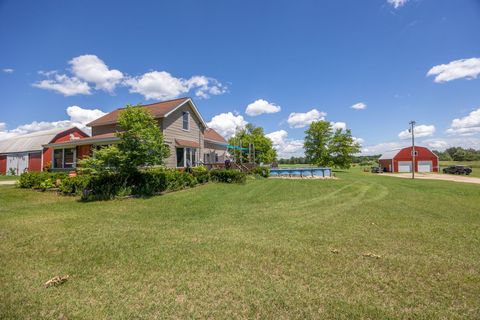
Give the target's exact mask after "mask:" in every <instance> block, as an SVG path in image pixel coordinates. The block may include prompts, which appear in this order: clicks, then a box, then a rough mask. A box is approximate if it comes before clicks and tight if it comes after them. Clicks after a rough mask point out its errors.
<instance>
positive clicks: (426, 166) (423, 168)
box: [418, 161, 433, 172]
mask: <svg viewBox="0 0 480 320" xmlns="http://www.w3.org/2000/svg"><path fill="white" fill-rule="evenodd" d="M432 167H433V165H432V161H418V172H432V171H433V170H432Z"/></svg>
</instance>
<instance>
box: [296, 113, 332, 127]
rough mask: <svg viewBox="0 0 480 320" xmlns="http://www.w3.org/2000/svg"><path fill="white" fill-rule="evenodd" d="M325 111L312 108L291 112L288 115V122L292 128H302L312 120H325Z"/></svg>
mask: <svg viewBox="0 0 480 320" xmlns="http://www.w3.org/2000/svg"><path fill="white" fill-rule="evenodd" d="M326 115H327V114H326V113H325V112H320V111H318V110H317V109H312V110H310V111H308V112H305V113H302V112H292V113H290V115H289V116H288V120H287V122H288V124H289V125H290V127H292V128H304V127H306V126H308V125H310V124H311V123H312V122H314V121H319V120H325V116H326Z"/></svg>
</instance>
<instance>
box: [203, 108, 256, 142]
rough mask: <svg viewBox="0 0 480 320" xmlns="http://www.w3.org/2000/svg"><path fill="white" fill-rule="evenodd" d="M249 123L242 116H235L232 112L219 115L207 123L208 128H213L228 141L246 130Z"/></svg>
mask: <svg viewBox="0 0 480 320" xmlns="http://www.w3.org/2000/svg"><path fill="white" fill-rule="evenodd" d="M246 125H247V121H245V119H243V117H242V116H241V115H234V114H233V113H231V112H227V113H221V114H217V115H216V116H214V117H213V118H212V120H210V122H208V123H207V126H209V127H210V128H213V129H214V130H215V131H217V132H218V133H220V134H221V135H222V136H223V137H225V138H226V139H228V138H230V137H231V136H233V135H235V132H236V131H237V130H241V129H244V128H245V126H246Z"/></svg>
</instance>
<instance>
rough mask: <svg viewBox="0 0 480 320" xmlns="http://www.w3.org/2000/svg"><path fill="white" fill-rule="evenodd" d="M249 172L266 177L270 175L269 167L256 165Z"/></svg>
mask: <svg viewBox="0 0 480 320" xmlns="http://www.w3.org/2000/svg"><path fill="white" fill-rule="evenodd" d="M251 172H252V173H253V174H257V175H259V176H262V177H264V178H268V177H269V176H270V168H269V167H263V166H258V167H255V168H253V169H252V171H251Z"/></svg>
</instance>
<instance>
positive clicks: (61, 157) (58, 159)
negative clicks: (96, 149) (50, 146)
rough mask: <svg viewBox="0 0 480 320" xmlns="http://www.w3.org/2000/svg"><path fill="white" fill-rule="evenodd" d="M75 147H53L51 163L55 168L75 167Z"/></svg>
mask: <svg viewBox="0 0 480 320" xmlns="http://www.w3.org/2000/svg"><path fill="white" fill-rule="evenodd" d="M75 157H76V150H75V148H67V149H55V150H53V163H52V166H53V168H55V169H71V168H75Z"/></svg>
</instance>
